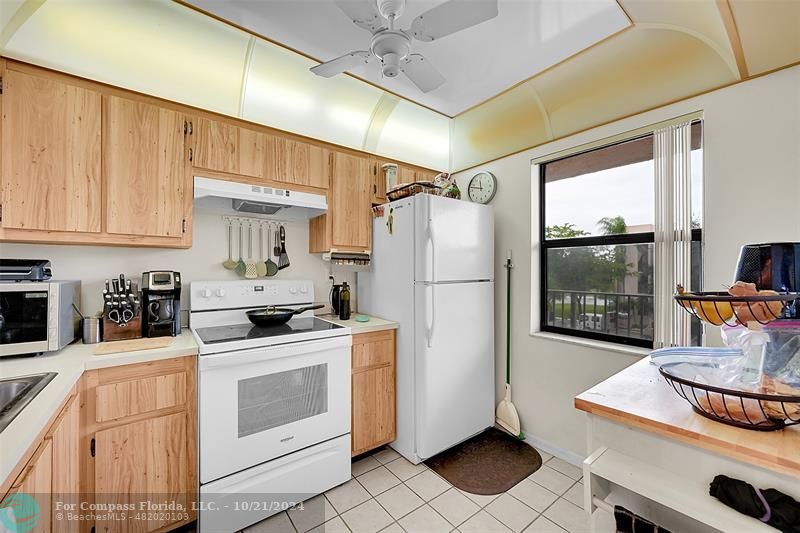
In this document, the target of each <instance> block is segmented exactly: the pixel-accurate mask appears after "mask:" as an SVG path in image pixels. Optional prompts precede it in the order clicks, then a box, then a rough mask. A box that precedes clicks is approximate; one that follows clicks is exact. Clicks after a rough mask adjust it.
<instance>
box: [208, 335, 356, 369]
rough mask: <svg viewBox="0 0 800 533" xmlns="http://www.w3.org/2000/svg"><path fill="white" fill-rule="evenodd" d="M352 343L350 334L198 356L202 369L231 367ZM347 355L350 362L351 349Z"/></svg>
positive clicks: (331, 348)
mask: <svg viewBox="0 0 800 533" xmlns="http://www.w3.org/2000/svg"><path fill="white" fill-rule="evenodd" d="M352 345H353V339H352V337H351V336H350V335H345V336H341V337H331V338H329V339H321V340H316V341H308V342H299V343H293V344H285V345H281V346H265V347H261V348H249V349H245V350H237V351H232V352H223V353H214V354H204V355H200V356H199V357H198V358H197V359H198V368H199V369H200V370H201V371H202V370H209V369H213V368H230V367H234V366H241V365H254V364H260V363H264V362H267V361H272V360H275V359H285V358H287V357H295V356H300V355H308V354H313V353H317V352H324V351H328V350H333V349H336V348H349V347H350V346H352ZM347 357H348V363H349V362H350V361H349V357H350V352H349V350H348V351H347Z"/></svg>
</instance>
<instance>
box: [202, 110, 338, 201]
mask: <svg viewBox="0 0 800 533" xmlns="http://www.w3.org/2000/svg"><path fill="white" fill-rule="evenodd" d="M193 131H194V133H193V135H194V142H195V154H194V157H193V162H192V164H193V166H194V167H195V168H197V169H203V170H211V171H215V172H222V173H225V174H231V175H232V176H227V177H228V178H229V179H236V177H238V176H242V177H244V178H245V181H253V182H254V183H263V184H265V185H280V184H292V185H298V186H300V188H304V187H311V188H314V189H327V188H328V174H329V170H328V154H327V152H328V151H327V150H326V149H324V148H322V147H321V146H318V145H316V144H311V143H307V142H302V141H298V140H295V139H291V138H289V137H286V136H281V135H273V134H270V133H266V132H265V131H261V130H259V129H257V128H256V127H252V128H250V127H241V126H237V125H235V124H232V123H230V122H227V121H221V120H212V119H209V118H204V117H201V118H198V119H197V121H196V123H195V124H194V128H193ZM212 177H221V178H225V177H226V176H212Z"/></svg>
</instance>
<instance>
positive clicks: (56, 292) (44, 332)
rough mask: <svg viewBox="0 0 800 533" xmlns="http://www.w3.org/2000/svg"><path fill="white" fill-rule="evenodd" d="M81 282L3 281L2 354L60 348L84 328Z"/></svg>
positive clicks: (0, 288) (0, 308) (0, 294)
mask: <svg viewBox="0 0 800 533" xmlns="http://www.w3.org/2000/svg"><path fill="white" fill-rule="evenodd" d="M80 299H81V282H80V281H23V282H16V283H15V282H3V283H0V356H9V355H26V354H38V353H43V352H52V351H56V350H60V349H61V348H63V347H64V346H66V345H67V344H69V343H71V342H72V341H74V340H75V339H76V338H77V336H78V332H79V330H80V317H79V316H78V314H77V313H76V312H75V310H74V309H73V307H72V306H73V304H74V305H75V306H76V307H78V308H79V309H80Z"/></svg>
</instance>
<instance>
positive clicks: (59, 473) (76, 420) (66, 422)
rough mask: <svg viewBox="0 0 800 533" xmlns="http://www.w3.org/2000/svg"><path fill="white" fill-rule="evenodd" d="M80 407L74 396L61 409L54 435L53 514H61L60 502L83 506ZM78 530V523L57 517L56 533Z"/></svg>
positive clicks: (52, 434)
mask: <svg viewBox="0 0 800 533" xmlns="http://www.w3.org/2000/svg"><path fill="white" fill-rule="evenodd" d="M80 407H81V406H80V401H79V399H78V397H77V395H76V396H73V397H72V399H71V400H69V402H68V403H67V405H66V407H64V409H62V411H61V414H60V415H59V417H58V419H57V420H56V422H55V424H54V429H53V430H52V432H51V440H52V445H53V452H52V453H53V466H52V477H51V479H52V481H51V483H52V491H53V492H52V502H51V506H52V510H53V513H56V512H58V506H57V502H62V503H64V504H78V503H80V455H81V454H80V422H81V410H80ZM79 530H80V522H78V521H77V520H56V519H55V517H54V520H53V525H52V531H53V532H54V533H77V532H78V531H79Z"/></svg>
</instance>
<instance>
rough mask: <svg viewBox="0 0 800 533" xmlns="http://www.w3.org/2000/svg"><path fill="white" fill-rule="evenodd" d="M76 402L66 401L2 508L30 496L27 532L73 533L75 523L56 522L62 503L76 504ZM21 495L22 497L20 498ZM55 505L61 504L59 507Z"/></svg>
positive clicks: (77, 429)
mask: <svg viewBox="0 0 800 533" xmlns="http://www.w3.org/2000/svg"><path fill="white" fill-rule="evenodd" d="M79 424H80V402H79V401H78V397H77V395H73V396H72V397H71V398H70V399H68V400H67V402H66V404H65V405H64V407H63V408H62V410H61V412H60V413H59V414H58V415H57V416H56V418H55V420H54V421H53V423H52V425H51V426H50V429H49V430H48V431H47V432H46V434H45V437H44V439H42V440H41V441H40V442H39V443H38V447H37V448H36V450H35V451H34V452H33V454H32V455H31V457H30V459H28V462H27V464H25V466H24V467H23V468H22V470H21V472H20V473H19V475H18V476H17V478H16V480H15V481H14V482H13V483H12V484H11V488H10V490H9V492H8V494H7V495H6V496H5V497H4V501H3V503H2V506H3V507H4V506H6V505H7V504H8V502H10V501H11V500H10V499H11V498H17V497H20V498H27V497H31V498H33V499H34V501H35V502H36V505H38V506H39V515H38V519H37V521H36V525H35V526H34V528H33V529H31V530H30V531H34V532H40V531H41V532H42V533H45V532H46V533H51V532H77V531H78V530H79V526H80V524H79V523H78V522H77V521H67V520H59V519H58V514H57V513H58V512H59V511H61V510H63V509H64V504H72V503H76V502H77V500H78V493H79V491H80V485H79V473H80V468H79V464H80V463H79V452H78V445H79V441H78V433H79V429H80V427H79ZM23 495H24V496H23ZM59 503H60V504H61V505H59Z"/></svg>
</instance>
